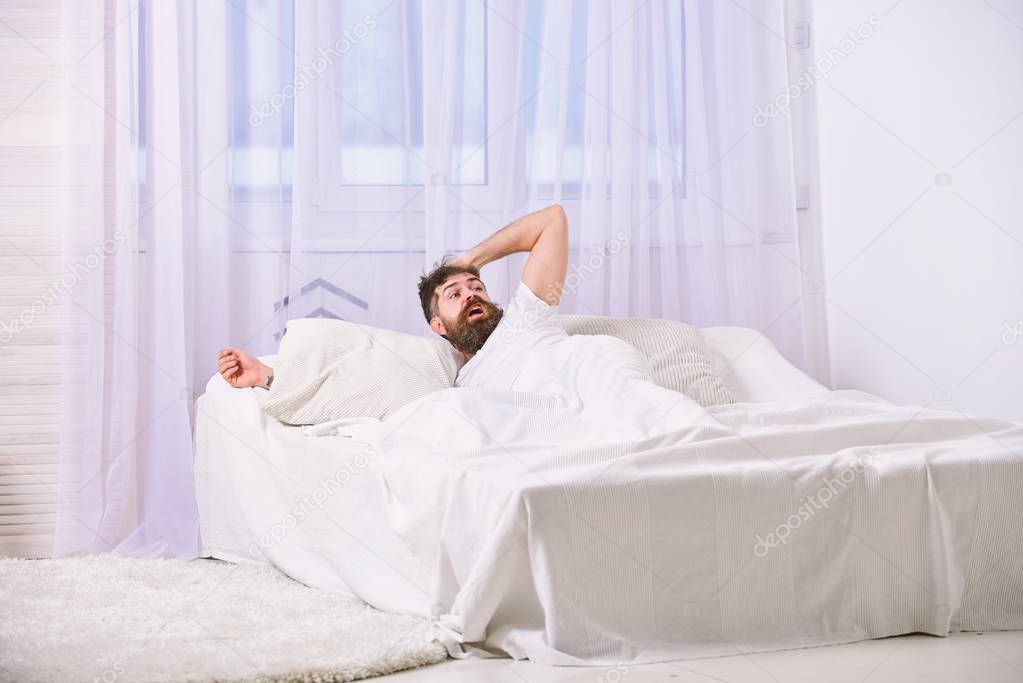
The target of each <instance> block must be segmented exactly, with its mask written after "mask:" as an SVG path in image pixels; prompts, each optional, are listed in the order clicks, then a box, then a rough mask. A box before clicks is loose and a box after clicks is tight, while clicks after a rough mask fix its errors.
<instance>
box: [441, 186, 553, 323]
mask: <svg viewBox="0 0 1023 683" xmlns="http://www.w3.org/2000/svg"><path fill="white" fill-rule="evenodd" d="M520 251H528V252H529V258H528V259H526V266H525V267H524V268H523V269H522V281H523V282H524V283H525V284H526V286H527V287H529V289H530V290H532V292H533V294H535V295H536V296H537V297H539V298H540V299H543V300H544V301H546V302H547V303H548V304H550V305H552V306H556V305H557V304H558V303H559V302H560V301H561V289H562V287H563V286H564V284H565V271H566V270H567V269H568V219H567V218H566V217H565V210H564V209H562V208H561V206H560V205H559V204H552V205H550V206H548V207H547V208H546V209H541V210H539V211H536V212H534V213H531V214H528V215H526V216H523V217H522V218H519V219H518V220H515V221H513V222H512V223H509V224H508V225H506V226H505V227H503V228H501V229H500V230H498V231H497V232H495V233H494V234H493V235H491V236H490V237H488V238H487V239H485V240H483V241H482V242H480V243H479V244H477V245H476V246H475V247H473V248H472V249H470V250H469V251H467V252H465V253H464V254H462V255H460V256H458V257H457V258H456V259H454V260H453V261H452V263H453V264H456V265H471V266H475V267H476V268H481V267H483V266H485V265H486V264H488V263H490V262H491V261H496V260H498V259H500V258H504V257H505V256H508V255H509V254H514V253H516V252H520Z"/></svg>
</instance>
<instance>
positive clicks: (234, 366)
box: [217, 346, 273, 389]
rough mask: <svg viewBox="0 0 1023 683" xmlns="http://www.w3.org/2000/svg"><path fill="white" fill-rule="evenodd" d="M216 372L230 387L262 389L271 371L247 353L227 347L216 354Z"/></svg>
mask: <svg viewBox="0 0 1023 683" xmlns="http://www.w3.org/2000/svg"><path fill="white" fill-rule="evenodd" d="M217 372H219V373H220V376H221V377H223V378H224V381H226V382H227V383H228V384H230V385H231V386H232V387H237V388H243V387H262V388H264V389H267V388H268V387H267V384H266V381H267V378H269V377H270V376H271V375H272V374H273V370H272V369H271V368H270V367H269V366H268V365H265V364H264V363H263V362H261V361H260V360H259V359H258V358H256V357H255V356H253V355H252V354H251V353H249V352H248V351H243V350H242V349H236V348H234V347H230V346H229V347H227V348H226V349H220V351H218V352H217Z"/></svg>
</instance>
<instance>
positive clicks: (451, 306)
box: [430, 273, 504, 355]
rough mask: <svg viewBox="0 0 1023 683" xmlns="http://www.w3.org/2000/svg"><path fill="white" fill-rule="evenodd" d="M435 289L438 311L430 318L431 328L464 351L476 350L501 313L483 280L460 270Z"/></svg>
mask: <svg viewBox="0 0 1023 683" xmlns="http://www.w3.org/2000/svg"><path fill="white" fill-rule="evenodd" d="M435 293H436V295H437V306H436V308H437V310H436V313H437V314H436V315H435V316H434V317H433V318H432V319H431V320H430V329H432V330H433V331H434V332H436V333H437V334H439V335H441V336H442V337H445V338H446V339H447V340H448V341H449V342H451V345H452V346H454V347H455V348H456V349H458V350H459V351H461V352H463V353H466V354H469V355H472V354H474V353H476V352H477V351H479V350H480V348H482V347H483V344H484V342H486V341H487V338H488V337H489V336H490V333H491V332H493V331H494V328H495V327H497V323H499V322H500V321H501V316H502V315H504V311H502V310H501V307H500V306H497V305H496V304H494V303H493V302H492V301H491V300H490V295H488V294H487V289H486V287H484V286H483V282H482V281H481V280H480V279H479V278H478V277H476V276H475V275H473V274H472V273H459V274H458V275H452V276H451V277H449V278H448V279H447V280H445V281H444V283H443V284H442V285H440V286H439V287H437V289H436V292H435Z"/></svg>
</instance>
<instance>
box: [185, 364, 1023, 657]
mask: <svg viewBox="0 0 1023 683" xmlns="http://www.w3.org/2000/svg"><path fill="white" fill-rule="evenodd" d="M749 353H756V351H754V350H753V348H751V349H750V351H749ZM733 358H734V356H733ZM741 360H742V359H740V361H741ZM774 360H775V361H776V360H777V359H774ZM736 366H739V362H738V361H737V362H736V363H734V364H733V366H732V367H733V368H735V367H736ZM776 366H777V363H776ZM775 370H776V371H778V372H781V375H782V381H781V385H782V386H788V383H787V382H786V381H785V380H784V376H785V372H784V370H783V369H782V370H777V367H776V368H775ZM793 370H794V369H793ZM796 372H797V373H798V371H796ZM799 374H801V373H799ZM775 379H776V380H777V379H778V378H777V377H776V378H775ZM217 381H219V378H214V380H212V381H211V385H210V387H208V392H207V394H206V395H205V396H204V397H202V399H200V410H201V415H202V417H201V419H200V430H199V434H198V438H199V440H200V442H201V443H200V445H199V448H198V453H199V456H198V457H199V459H200V460H204V461H205V464H204V465H202V466H200V465H199V463H197V470H196V471H197V479H201V478H206V479H205V481H197V486H198V487H199V489H200V491H201V493H200V518H201V519H202V520H203V522H202V523H203V525H204V528H203V534H204V547H207V548H208V549H213V551H216V549H215V548H213V546H215V545H216V543H217V541H216V538H215V536H216V534H217V533H219V532H222V531H223V530H224V528H225V527H227V526H231V525H235V524H239V523H240V524H242V525H243V526H244V527H245V531H244V532H240V531H237V530H236V532H235V538H234V539H233V541H232V542H233V543H234V544H235V546H236V547H235V548H234V549H233V551H234V552H235V554H238V547H237V544H238V542H239V540H240V536H241V535H245V536H247V537H249V539H250V540H249V545H251V547H252V548H253V549H254V552H253V553H252V554H262V555H264V556H265V557H266V558H267V559H269V560H270V561H272V562H273V563H274V564H277V565H278V566H280V567H281V568H282V569H283V570H284V571H286V572H287V573H289V574H291V575H292V576H294V577H295V578H297V579H299V580H302V581H305V582H307V583H309V584H311V585H316V586H323V587H328V588H332V589H335V590H350V591H351V593H353V594H355V595H357V596H359V597H361V598H363V599H364V600H366V601H367V602H368V603H370V604H372V605H374V606H377V607H380V608H381V609H388V610H393V611H399V612H407V613H413V614H420V615H430V616H431V617H432V618H433V619H434V627H435V633H436V635H437V636H438V638H440V639H441V640H442V641H443V642H444V643H445V644H446V645H447V646H448V648H449V651H450V652H451V653H452V654H453V655H455V656H461V655H464V654H466V653H475V654H480V653H483V652H499V653H506V654H509V655H511V656H514V657H528V658H531V659H534V660H537V661H542V662H548V663H555V664H620V663H626V662H631V663H640V662H651V661H661V660H666V659H684V658H691V657H707V656H714V655H725V654H733V653H735V652H751V651H764V650H774V649H783V648H790V647H801V646H810V645H824V644H832V643H841V642H851V641H856V640H862V639H865V638H873V637H882V636H888V635H895V634H900V633H907V632H913V631H921V632H927V633H934V634H938V635H944V634H947V633H948V632H950V631H956V630H990V629H1015V628H1023V550H1021V547H1020V544H1019V535H1020V529H1021V528H1023V527H1021V525H1020V520H1021V517H1023V515H1021V514H1020V513H1021V504H1020V497H1019V493H1018V492H1019V490H1020V488H1021V487H1023V464H1021V457H1020V456H1019V455H1016V454H1017V453H1023V425H1020V424H1017V423H1008V422H1005V421H1001V420H989V419H983V418H973V417H964V416H961V415H959V414H958V413H950V412H944V411H934V410H924V409H919V408H916V407H912V406H903V407H899V406H893V405H892V404H890V403H888V402H887V401H884V400H882V399H879V398H877V397H874V396H871V395H869V394H864V393H862V392H855V391H835V392H830V391H827V390H826V389H824V392H823V393H822V392H820V391H819V390H818V389H819V388H822V387H820V385H816V386H813V385H814V384H816V383H813V384H806V383H805V382H804V381H803V380H802V379H800V380H798V382H799V383H802V384H803V387H804V388H805V389H806V392H805V393H804V395H803V396H802V397H801V398H792V397H789V398H788V399H786V400H784V401H772V402H748V401H744V402H740V403H737V404H735V405H730V406H719V407H715V408H712V409H710V410H709V411H708V412H710V413H711V414H713V415H714V416H716V417H717V419H718V420H719V421H720V422H721V423H723V424H726V425H728V426H729V427H730V428H731V429H732V430H733V435H732V436H728V437H716V438H713V439H709V440H702V441H701V440H687V437H686V434H685V433H684V431H683V430H681V429H680V430H677V432H672V431H667V432H663V433H660V434H658V435H656V437H652V438H650V439H647V440H645V441H641V442H632V443H629V444H627V449H626V450H627V453H628V456H629V457H623V455H625V452H626V450H623V448H625V446H623V445H619V446H620V447H614V446H613V447H611V448H609V449H607V450H606V451H603V452H595V451H585V452H569V451H558V452H556V453H553V454H552V453H551V452H550V451H547V452H544V449H543V448H536V445H537V444H534V443H531V442H530V443H529V444H525V443H524V442H520V441H518V440H516V438H515V436H514V432H515V428H514V425H513V424H510V423H511V422H514V420H511V421H510V420H509V419H508V416H509V415H515V416H517V415H520V414H527V415H528V414H530V412H531V411H532V413H533V414H535V415H534V417H535V419H537V420H543V419H544V411H543V410H537V407H538V406H537V405H536V401H535V400H532V399H530V398H529V397H528V396H525V395H519V396H517V397H516V396H503V397H500V398H495V399H494V401H484V402H480V401H479V400H478V399H479V397H478V396H474V395H470V394H471V392H472V390H462V389H457V390H447V391H445V392H438V393H437V394H436V395H432V396H431V397H427V398H424V399H421V400H420V401H417V402H415V403H414V404H410V405H409V406H407V407H406V408H405V409H403V410H402V411H399V413H397V414H396V415H395V416H394V417H393V419H391V420H388V421H386V422H385V423H383V424H377V425H373V424H367V425H362V426H359V425H356V426H352V427H350V428H349V432H350V433H355V434H362V435H363V436H364V438H365V440H366V441H367V442H371V443H373V446H374V450H372V451H369V454H370V456H371V457H367V456H366V453H367V451H365V450H364V449H365V447H366V444H365V443H360V442H356V441H353V440H351V439H346V438H345V437H342V436H309V435H308V434H306V433H303V430H301V429H298V428H291V427H285V426H283V425H280V424H277V423H275V422H273V421H272V420H268V419H267V418H265V417H263V415H262V412H261V411H260V410H259V409H258V402H259V400H260V398H261V396H260V394H259V393H258V392H256V391H236V390H231V389H230V388H229V387H226V385H223V386H217V385H216V383H217ZM811 382H812V380H811ZM726 383H727V382H726ZM221 384H223V383H222V382H221ZM775 386H778V385H777V384H776V385H775ZM730 388H731V387H730ZM793 391H795V390H793ZM739 396H741V392H739ZM739 396H737V398H738V397H739ZM502 401H503V404H502ZM502 408H503V409H504V412H503V413H502V412H501V410H500V409H502ZM509 408H510V409H511V410H508V409H509ZM452 411H454V412H457V413H460V414H462V415H463V416H470V417H471V419H469V420H464V419H463V420H462V422H461V423H459V422H458V421H453V420H451V419H450V415H449V414H450V413H451V412H452ZM516 419H518V418H516ZM527 419H529V418H528V417H527ZM203 424H205V427H203V426H202V425H203ZM437 425H444V426H445V432H444V437H446V438H444V439H438V438H436V437H434V438H430V437H426V438H424V434H426V433H428V432H429V431H430V430H431V429H434V428H435V427H436V426H437ZM506 428H507V429H508V430H510V431H509V432H508V433H507V434H506V433H502V434H501V437H500V439H496V438H493V436H494V433H495V432H496V430H501V429H506ZM546 428H547V429H549V430H550V431H551V433H554V432H556V431H557V429H558V428H559V426H558V425H557V424H548V425H546ZM481 429H482V431H484V432H488V431H489V432H490V436H489V437H488V438H484V439H480V438H478V434H479V432H480V431H481ZM320 431H322V430H320ZM520 431H521V430H520ZM474 435H477V436H476V437H474ZM533 438H534V433H533V432H530V439H533ZM452 444H458V447H457V448H452ZM875 444H882V447H881V448H874V447H873V446H874V445H875ZM540 445H541V446H542V445H543V444H540ZM360 455H361V459H360ZM552 455H553V457H552ZM215 471H216V472H219V475H217V476H213V473H214V472H215ZM339 472H349V473H350V474H351V476H346V477H340V478H339V477H337V473H339ZM850 472H851V473H852V474H851V476H850V477H849V479H848V482H847V483H846V481H845V480H846V475H847V474H849V473H850ZM331 476H334V477H335V479H338V480H340V479H344V481H345V483H344V485H343V486H334V487H333V488H331V487H330V486H327V485H326V484H325V480H326V479H328V478H330V477H331ZM214 480H216V481H218V482H219V484H218V487H219V488H218V489H217V490H214V489H212V488H211V487H210V486H209V482H210V481H214ZM829 480H830V481H831V482H832V483H831V484H827V487H828V488H830V489H831V490H832V495H831V496H829V497H828V504H827V505H826V506H825V507H824V508H823V509H821V508H819V505H818V507H817V509H815V510H813V511H811V513H810V514H808V515H806V516H805V517H803V516H802V513H804V512H806V511H807V510H808V507H807V506H808V501H810V500H814V501H818V502H819V501H821V500H823V498H824V494H823V491H824V489H825V487H826V482H828V481H829ZM834 482H839V484H835V483H834ZM328 483H329V482H328ZM203 489H205V491H204V492H203ZM836 489H837V490H836ZM324 492H326V493H324ZM317 499H322V500H321V501H320V502H321V503H322V504H319V505H316V506H314V505H311V504H310V502H309V501H313V502H315V501H316V500H317ZM229 501H230V502H229ZM302 501H305V502H302ZM231 502H233V503H235V504H236V510H235V511H233V512H232V513H231V514H229V515H220V517H221V519H227V518H228V517H233V522H224V523H217V522H216V521H215V518H216V517H217V516H218V514H219V513H218V512H216V511H217V510H223V509H224V508H225V507H228V506H230V504H231ZM314 507H318V508H320V509H312V508H314ZM299 517H302V518H303V519H302V520H301V521H300V522H299V521H298V518H299ZM290 522H295V524H291V523H290ZM291 527H294V528H291ZM786 527H788V535H787V538H786V539H785V541H784V542H777V543H775V542H773V541H772V542H771V543H770V544H768V543H767V542H765V540H764V539H765V538H767V539H768V540H770V538H771V537H770V536H768V534H769V533H770V532H771V531H772V530H774V531H775V532H776V533H781V532H783V531H784V530H785V528H786ZM208 533H209V534H212V536H211V544H207V534H208ZM768 545H770V546H771V547H768ZM761 550H762V551H764V554H763V555H762V556H761V555H759V554H758V553H759V551H761ZM242 554H245V555H248V554H250V553H249V552H248V551H247V550H246V551H245V552H244V553H242ZM227 559H231V558H227Z"/></svg>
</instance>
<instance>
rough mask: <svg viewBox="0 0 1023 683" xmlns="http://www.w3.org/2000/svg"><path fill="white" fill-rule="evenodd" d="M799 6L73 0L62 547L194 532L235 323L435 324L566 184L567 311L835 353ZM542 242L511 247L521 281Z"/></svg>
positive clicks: (674, 1)
mask: <svg viewBox="0 0 1023 683" xmlns="http://www.w3.org/2000/svg"><path fill="white" fill-rule="evenodd" d="M783 5H784V3H783V0H767V1H765V2H759V1H758V2H752V1H747V2H716V1H712V0H649V1H644V0H616V1H614V2H612V1H611V0H588V1H587V0H572V1H566V2H545V1H541V0H486V2H483V1H482V0H452V1H451V2H445V3H433V2H426V1H425V0H345V1H344V2H332V1H328V0H310V1H309V2H305V1H303V2H293V1H292V0H232V1H231V2H206V1H205V0H148V1H147V2H144V3H138V2H136V0H90V1H87V2H80V1H79V0H73V1H72V0H67V1H66V2H65V5H64V7H63V12H64V17H65V21H66V26H67V32H66V36H65V41H64V48H65V50H64V57H63V60H64V64H65V65H66V77H65V80H64V83H65V87H64V92H65V97H64V105H65V108H64V117H65V121H66V123H67V126H66V134H65V139H64V141H63V150H64V160H65V170H66V180H67V182H66V188H65V193H64V194H65V202H64V208H65V213H64V218H63V222H64V225H65V231H64V239H63V242H64V258H65V261H66V262H67V263H68V268H69V270H72V271H73V273H74V274H73V275H72V276H71V277H70V278H69V285H70V286H68V287H67V288H66V289H67V291H66V292H65V293H64V296H63V298H62V300H61V301H62V304H61V311H62V345H63V347H64V350H65V363H64V369H63V377H62V387H61V388H62V409H63V424H64V425H65V426H64V433H63V434H62V444H61V465H60V469H59V475H58V479H59V482H60V486H59V491H60V496H59V499H58V501H59V508H58V515H57V529H56V531H57V536H56V542H55V553H56V554H58V555H62V554H71V553H95V552H105V551H113V552H117V553H122V554H133V555H168V556H189V555H192V554H194V553H195V551H196V523H195V502H194V493H193V484H192V466H191V465H192V442H191V439H192V436H191V435H192V430H193V427H194V408H193V400H194V397H195V396H196V395H197V394H199V393H201V392H202V390H203V385H204V383H205V381H206V379H207V378H208V377H209V376H210V375H211V374H212V373H213V372H214V371H215V363H214V354H215V352H216V349H217V348H218V347H220V346H225V345H235V346H242V347H245V348H248V349H250V350H252V351H253V352H256V353H260V354H266V353H273V352H274V351H275V349H276V343H277V341H278V340H279V337H280V334H281V331H282V330H283V326H284V323H285V322H286V320H288V319H289V318H295V317H302V316H332V317H338V318H344V319H348V320H354V321H357V322H364V323H368V324H373V325H379V326H385V327H390V328H395V329H401V330H405V331H410V332H419V333H424V334H425V333H427V328H426V324H425V321H423V319H422V315H421V312H420V309H419V302H418V298H417V294H416V289H415V285H416V280H417V278H418V276H419V275H420V274H421V273H422V272H423V271H424V270H426V269H428V268H430V267H431V266H432V265H433V264H434V263H436V262H437V261H438V260H439V259H441V258H442V257H443V256H444V255H445V254H446V253H453V252H458V251H461V250H464V249H466V248H468V247H470V246H472V245H473V244H474V243H475V242H477V241H479V240H481V239H483V238H484V237H486V236H487V235H488V234H490V233H491V232H493V231H494V230H496V229H498V228H500V227H501V226H503V225H505V224H506V223H508V222H509V221H511V220H513V219H514V218H515V217H517V216H519V215H521V214H523V213H526V212H528V211H531V210H534V209H538V208H541V207H543V206H545V205H547V204H549V203H551V202H555V201H556V202H559V203H561V204H562V205H563V206H564V207H565V209H566V211H567V212H568V215H569V219H570V225H571V230H572V232H571V245H572V252H571V256H570V258H571V265H570V268H569V275H568V282H567V283H566V296H565V298H564V303H563V310H565V311H577V312H584V313H593V314H612V315H633V316H663V317H666V318H672V319H678V320H684V321H687V322H691V323H693V324H696V325H699V326H708V325H729V324H730V325H742V326H747V327H752V328H755V329H758V330H761V331H763V333H764V334H766V335H767V336H768V337H770V338H771V340H772V341H774V342H775V343H776V344H777V345H778V346H779V348H780V349H781V350H782V352H783V353H784V354H785V355H786V356H787V357H788V358H789V359H790V360H792V361H793V362H794V363H796V364H797V365H799V366H801V367H803V368H810V367H812V366H813V365H814V358H815V356H816V355H818V354H822V353H823V349H824V339H823V338H821V337H820V336H819V334H818V332H817V330H820V329H822V328H821V327H818V326H815V325H814V324H811V323H812V321H810V320H809V318H808V315H807V312H808V310H809V309H808V307H807V305H806V299H805V298H804V297H803V296H802V294H803V290H804V286H805V285H806V283H807V282H808V281H810V280H812V279H814V278H816V277H818V276H817V275H816V268H817V265H816V263H811V262H806V261H804V260H802V259H801V257H800V254H801V251H802V252H804V253H812V249H805V248H803V249H801V247H806V239H807V238H812V237H813V236H807V235H801V234H800V233H799V231H798V230H797V225H796V210H795V195H796V192H795V181H794V161H793V151H792V149H793V140H792V134H791V129H790V122H789V119H788V118H779V119H777V120H774V121H770V122H769V123H768V125H766V126H761V127H758V126H755V125H754V123H753V116H754V113H755V112H756V110H757V109H756V105H757V104H764V103H766V102H769V101H770V100H772V99H773V98H774V97H775V96H776V95H778V94H780V93H782V92H784V91H785V89H786V86H787V74H788V71H789V62H788V60H789V57H790V56H791V51H790V50H789V48H788V47H787V46H786V45H785V44H784V42H783V41H781V40H779V38H778V35H777V34H784V32H785V31H784V29H785V26H784V6H783ZM801 241H802V243H801ZM522 262H523V257H521V256H520V257H514V258H511V259H507V260H506V261H505V262H501V263H495V264H492V265H490V266H488V267H487V268H486V269H485V271H484V279H485V280H486V282H487V284H488V287H489V288H490V290H491V292H492V294H493V295H494V296H495V297H496V298H497V299H498V300H502V299H505V298H506V297H507V296H508V295H509V294H510V293H511V291H512V290H513V288H514V286H515V285H516V283H517V278H518V275H519V273H520V269H521V264H522ZM254 457H256V456H255V455H254Z"/></svg>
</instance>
